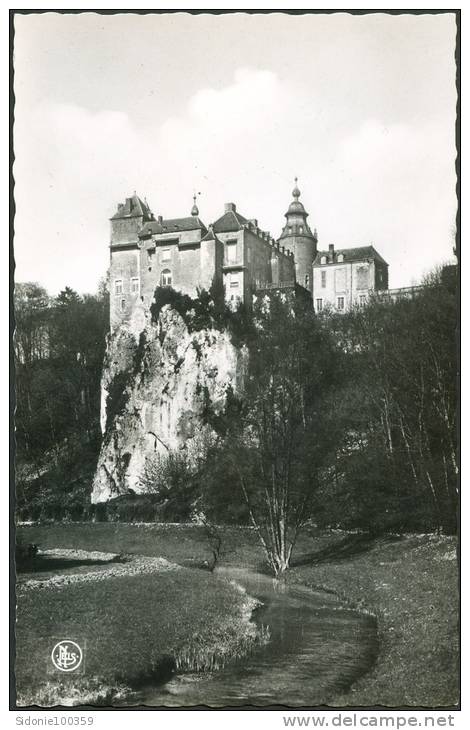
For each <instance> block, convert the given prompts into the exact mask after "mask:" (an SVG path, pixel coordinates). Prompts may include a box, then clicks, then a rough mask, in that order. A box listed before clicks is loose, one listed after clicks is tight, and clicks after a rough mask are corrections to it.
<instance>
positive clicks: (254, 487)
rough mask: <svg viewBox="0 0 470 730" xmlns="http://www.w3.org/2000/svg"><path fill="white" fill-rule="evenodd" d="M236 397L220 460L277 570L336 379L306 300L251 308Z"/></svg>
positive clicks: (317, 467)
mask: <svg viewBox="0 0 470 730" xmlns="http://www.w3.org/2000/svg"><path fill="white" fill-rule="evenodd" d="M255 319H256V323H257V330H256V334H255V336H254V337H252V338H251V341H250V342H249V349H250V358H249V373H248V376H247V379H246V382H245V387H244V392H243V396H242V400H241V401H239V402H238V403H237V402H236V399H235V402H234V403H232V406H231V408H229V409H228V411H227V413H226V419H225V427H224V428H223V429H221V432H223V433H224V436H223V439H222V441H221V443H220V446H219V458H222V459H224V460H225V461H226V462H227V463H228V464H229V465H230V471H231V472H232V473H233V474H234V475H236V478H237V482H238V486H239V489H240V492H241V495H242V498H243V500H244V502H245V504H246V507H247V510H248V513H249V517H250V520H251V523H252V524H253V526H254V527H255V529H256V531H257V534H258V536H259V540H260V542H261V544H262V546H263V548H264V551H265V554H266V557H267V560H268V563H269V565H270V567H271V569H272V571H273V572H274V574H275V575H279V574H280V573H282V572H283V571H285V570H286V568H287V567H288V565H289V561H290V558H291V555H292V550H293V548H294V545H295V542H296V540H297V536H298V533H299V530H300V528H301V526H302V525H303V524H304V523H305V521H306V520H307V519H308V518H309V517H310V516H311V509H312V504H313V502H312V498H313V494H314V493H315V490H316V489H317V488H318V486H319V484H320V482H321V478H322V469H323V467H324V465H325V464H326V463H327V459H328V456H329V452H330V450H331V436H332V430H331V428H330V427H329V414H327V413H325V412H324V411H323V409H322V400H323V399H324V397H325V395H326V393H327V392H328V390H329V388H331V387H332V385H333V384H334V377H335V362H336V359H335V354H336V353H335V348H334V346H333V343H332V341H331V339H330V337H329V335H328V333H327V332H326V330H325V328H323V327H322V326H321V323H320V321H319V320H318V319H317V318H316V317H315V315H314V313H313V310H312V308H311V303H310V304H309V303H308V302H304V301H302V300H298V299H292V300H291V299H285V298H284V297H283V296H282V295H273V296H272V297H271V298H270V299H269V301H268V302H267V303H266V302H263V303H261V304H260V305H259V306H258V307H257V310H256V312H255Z"/></svg>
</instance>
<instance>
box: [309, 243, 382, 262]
mask: <svg viewBox="0 0 470 730" xmlns="http://www.w3.org/2000/svg"><path fill="white" fill-rule="evenodd" d="M339 253H342V254H343V256H344V261H343V263H347V262H351V261H364V259H374V260H375V261H380V263H382V264H385V265H386V266H388V264H387V262H386V261H385V259H384V258H382V256H381V255H380V254H379V252H378V251H376V250H375V248H374V247H373V246H354V247H353V248H335V250H334V255H335V260H334V261H331V262H330V261H328V255H329V251H318V252H317V255H316V257H315V261H314V262H313V265H314V266H317V265H320V260H321V257H322V256H326V257H327V263H334V264H337V263H339V262H338V261H337V258H336V257H337V256H338V254H339Z"/></svg>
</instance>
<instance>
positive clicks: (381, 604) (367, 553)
mask: <svg viewBox="0 0 470 730" xmlns="http://www.w3.org/2000/svg"><path fill="white" fill-rule="evenodd" d="M314 542H315V543H316V549H315V552H314V554H312V555H311V556H309V559H308V562H307V563H306V564H304V565H298V566H297V567H294V568H293V569H292V570H291V571H290V572H289V574H288V580H289V581H294V582H299V583H303V584H307V585H310V586H326V587H328V588H329V589H332V590H334V591H336V592H338V593H339V594H340V595H341V596H343V597H345V598H346V600H348V601H350V602H352V603H353V604H354V605H355V606H360V607H362V608H367V609H368V610H371V611H372V612H373V613H375V615H376V616H377V619H378V627H379V640H380V653H379V657H378V661H377V663H376V665H375V666H374V667H373V669H372V670H371V672H369V673H368V674H367V675H365V676H364V677H363V678H362V679H361V680H359V682H358V683H357V684H356V685H354V686H353V687H352V688H351V690H350V691H349V692H348V693H347V694H345V695H343V696H341V697H338V698H337V700H336V703H337V704H338V705H355V706H361V705H365V706H370V705H386V706H390V707H396V706H404V705H411V706H424V707H436V706H440V705H442V706H451V705H455V704H456V703H458V700H459V695H458V683H459V679H458V676H459V667H458V662H459V660H458V651H459V648H458V641H459V627H458V620H459V619H458V615H459V596H458V567H457V559H456V539H455V538H452V537H438V536H436V535H424V536H408V537H401V538H396V539H388V540H380V541H374V542H366V541H360V540H355V539H351V538H346V539H345V538H344V537H340V536H338V535H336V536H327V537H324V538H323V539H321V538H317V539H316V540H314ZM298 561H299V562H300V563H302V562H303V561H302V558H301V557H300V556H299V557H298Z"/></svg>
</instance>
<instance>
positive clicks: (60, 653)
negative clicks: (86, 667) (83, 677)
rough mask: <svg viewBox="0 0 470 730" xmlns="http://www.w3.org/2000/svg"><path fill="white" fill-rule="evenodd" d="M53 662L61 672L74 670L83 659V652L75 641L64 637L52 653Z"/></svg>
mask: <svg viewBox="0 0 470 730" xmlns="http://www.w3.org/2000/svg"><path fill="white" fill-rule="evenodd" d="M51 659H52V663H53V665H54V666H55V668H56V669H60V671H61V672H74V671H75V670H76V669H78V667H79V666H80V664H81V663H82V659H83V652H82V650H81V648H80V647H79V645H78V644H77V643H76V642H75V641H71V640H70V639H64V640H63V641H59V642H58V643H57V644H56V645H55V647H54V648H53V650H52V653H51Z"/></svg>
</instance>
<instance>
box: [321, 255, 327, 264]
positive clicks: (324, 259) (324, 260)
mask: <svg viewBox="0 0 470 730" xmlns="http://www.w3.org/2000/svg"><path fill="white" fill-rule="evenodd" d="M320 263H321V264H326V256H322V257H321V259H320Z"/></svg>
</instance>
